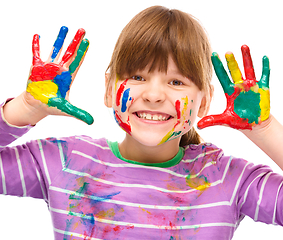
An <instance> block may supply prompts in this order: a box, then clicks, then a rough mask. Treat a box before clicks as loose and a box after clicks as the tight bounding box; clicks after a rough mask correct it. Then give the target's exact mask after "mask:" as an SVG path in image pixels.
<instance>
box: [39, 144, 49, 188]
mask: <svg viewBox="0 0 283 240" xmlns="http://www.w3.org/2000/svg"><path fill="white" fill-rule="evenodd" d="M37 143H38V148H39V151H40V155H41V159H42V163H43V168H44V172H45V175H46V178H47V181H48V184H49V186H50V185H51V179H50V175H49V171H48V167H47V164H46V159H45V156H44V151H43V148H42V143H41V141H40V140H39V139H38V140H37Z"/></svg>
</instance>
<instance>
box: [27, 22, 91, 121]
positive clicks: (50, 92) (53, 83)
mask: <svg viewBox="0 0 283 240" xmlns="http://www.w3.org/2000/svg"><path fill="white" fill-rule="evenodd" d="M67 32H68V28H66V27H62V28H61V29H60V32H59V34H58V37H57V39H56V41H55V43H54V45H53V47H54V48H53V53H52V55H51V60H54V59H55V58H56V57H57V54H58V53H59V51H60V49H61V48H62V45H63V43H64V40H65V37H66V34H67ZM84 34H85V31H84V30H83V29H79V30H78V31H77V33H76V35H75V37H74V39H73V41H72V42H71V44H70V45H69V47H68V49H67V51H66V53H65V54H64V56H63V58H62V61H61V62H60V64H55V63H52V62H51V63H44V62H43V61H42V60H41V59H40V49H39V35H37V34H36V35H34V37H33V42H32V52H33V66H32V69H31V72H30V76H29V80H28V84H27V89H26V91H27V92H29V93H30V94H31V95H32V96H33V97H34V98H35V99H37V100H39V101H41V102H42V103H44V104H47V105H48V106H49V107H56V108H58V109H59V110H61V111H62V112H65V113H67V114H69V115H71V116H74V117H75V118H78V119H80V120H82V121H84V122H86V123H87V124H92V123H93V118H92V116H91V115H90V114H89V113H87V112H86V111H84V110H82V109H79V108H77V107H75V106H73V105H72V104H70V103H69V102H68V101H67V100H66V99H65V97H66V94H67V92H68V91H69V89H70V85H71V83H72V80H73V79H72V74H73V73H74V72H75V71H76V70H77V68H78V67H79V65H80V64H81V62H82V59H83V57H84V56H85V53H86V51H87V49H88V46H89V42H88V40H83V41H81V38H82V37H83V36H84ZM80 42H81V44H80V46H79V47H78V44H79V43H80ZM77 47H78V48H77ZM75 53H76V57H75V58H74V59H72V62H71V64H70V69H69V70H68V71H62V66H63V65H64V64H65V63H66V62H68V61H69V60H70V59H71V57H72V56H73V55H74V54H75Z"/></svg>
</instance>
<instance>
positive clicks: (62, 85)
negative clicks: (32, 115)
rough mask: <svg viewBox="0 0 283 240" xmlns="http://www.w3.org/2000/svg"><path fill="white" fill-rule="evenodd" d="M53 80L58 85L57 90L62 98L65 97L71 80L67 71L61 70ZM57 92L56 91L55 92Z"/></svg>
mask: <svg viewBox="0 0 283 240" xmlns="http://www.w3.org/2000/svg"><path fill="white" fill-rule="evenodd" d="M54 82H55V83H56V84H57V85H58V88H59V89H58V91H59V92H60V94H61V97H62V98H65V97H66V93H67V92H68V91H69V89H70V85H71V82H72V76H71V74H70V72H69V71H66V72H62V73H61V74H60V75H57V76H56V77H55V78H54ZM57 94H58V93H57Z"/></svg>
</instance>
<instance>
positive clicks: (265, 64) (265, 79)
mask: <svg viewBox="0 0 283 240" xmlns="http://www.w3.org/2000/svg"><path fill="white" fill-rule="evenodd" d="M269 76H270V66H269V59H268V57H267V56H264V57H263V58H262V75H261V79H260V81H259V83H258V84H259V87H260V88H266V89H269Z"/></svg>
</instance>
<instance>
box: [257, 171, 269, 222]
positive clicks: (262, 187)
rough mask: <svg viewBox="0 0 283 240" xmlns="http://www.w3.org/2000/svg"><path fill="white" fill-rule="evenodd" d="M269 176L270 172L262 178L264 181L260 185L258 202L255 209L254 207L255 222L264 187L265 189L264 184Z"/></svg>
mask: <svg viewBox="0 0 283 240" xmlns="http://www.w3.org/2000/svg"><path fill="white" fill-rule="evenodd" d="M271 174H272V173H271V172H270V173H268V174H267V175H266V176H265V178H264V180H263V183H262V185H261V189H260V193H259V199H258V201H257V207H256V210H255V216H254V220H255V221H257V220H258V212H259V206H260V204H261V200H262V195H263V191H264V187H265V185H266V182H267V180H268V178H269V177H270V175H271Z"/></svg>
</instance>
